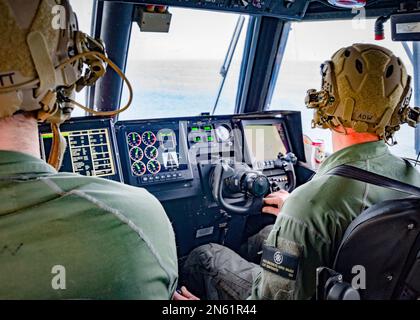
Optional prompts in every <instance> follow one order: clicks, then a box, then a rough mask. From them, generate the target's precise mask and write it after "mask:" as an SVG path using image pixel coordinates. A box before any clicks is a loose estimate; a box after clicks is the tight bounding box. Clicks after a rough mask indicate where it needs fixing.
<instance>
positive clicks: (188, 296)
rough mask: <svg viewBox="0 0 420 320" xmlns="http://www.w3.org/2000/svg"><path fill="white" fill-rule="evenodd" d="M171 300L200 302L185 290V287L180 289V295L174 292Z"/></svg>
mask: <svg viewBox="0 0 420 320" xmlns="http://www.w3.org/2000/svg"><path fill="white" fill-rule="evenodd" d="M172 299H173V300H177V301H178V300H200V299H199V298H197V297H196V296H195V295H193V294H192V293H191V292H189V291H188V290H187V288H185V287H181V293H179V292H178V291H175V293H174V296H173V297H172Z"/></svg>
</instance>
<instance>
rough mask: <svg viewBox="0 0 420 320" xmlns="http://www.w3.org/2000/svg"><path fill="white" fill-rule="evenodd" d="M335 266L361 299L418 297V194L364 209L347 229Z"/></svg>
mask: <svg viewBox="0 0 420 320" xmlns="http://www.w3.org/2000/svg"><path fill="white" fill-rule="evenodd" d="M334 270H335V271H337V272H338V273H340V274H342V275H343V280H344V281H345V282H348V283H350V284H351V285H352V286H353V288H359V293H360V296H361V298H362V299H380V300H388V299H419V298H420V198H406V199H401V200H390V201H385V202H382V203H379V204H377V205H375V206H372V207H371V208H369V209H367V210H366V211H364V212H363V213H362V214H361V215H360V216H359V217H358V218H356V219H355V220H354V221H353V222H352V223H351V224H350V226H349V227H348V229H347V230H346V233H345V235H344V237H343V240H342V243H341V245H340V247H339V249H338V251H337V255H336V259H335V262H334Z"/></svg>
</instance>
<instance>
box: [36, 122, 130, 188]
mask: <svg viewBox="0 0 420 320" xmlns="http://www.w3.org/2000/svg"><path fill="white" fill-rule="evenodd" d="M39 130H40V146H41V156H42V158H43V159H44V160H47V159H48V155H49V153H50V151H51V146H52V141H53V134H52V132H51V128H50V126H49V125H42V126H40V128H39ZM61 134H62V136H63V137H64V138H65V140H66V143H67V148H66V151H65V153H64V157H63V162H62V165H61V168H60V171H61V172H71V173H77V174H81V175H84V176H95V177H101V178H105V179H110V180H115V181H122V175H121V168H120V163H119V159H118V150H117V149H116V143H115V132H114V126H113V123H112V121H111V120H110V119H98V118H86V117H84V118H79V119H77V118H74V119H72V120H70V121H67V122H66V123H64V124H62V125H61Z"/></svg>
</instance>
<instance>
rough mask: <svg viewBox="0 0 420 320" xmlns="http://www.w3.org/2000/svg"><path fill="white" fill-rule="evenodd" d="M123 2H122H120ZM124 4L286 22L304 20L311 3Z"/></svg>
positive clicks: (178, 0) (204, 0) (160, 0)
mask: <svg viewBox="0 0 420 320" xmlns="http://www.w3.org/2000/svg"><path fill="white" fill-rule="evenodd" d="M120 1H121V0H120ZM122 1H123V2H130V3H139V4H154V5H167V6H172V7H186V8H193V9H205V10H216V11H228V12H236V13H242V14H252V15H265V16H275V17H278V18H283V19H286V20H300V19H302V18H303V16H304V14H305V11H306V9H307V7H308V5H309V1H295V0H153V1H142V0H122Z"/></svg>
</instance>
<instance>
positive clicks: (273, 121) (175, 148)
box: [40, 112, 305, 257]
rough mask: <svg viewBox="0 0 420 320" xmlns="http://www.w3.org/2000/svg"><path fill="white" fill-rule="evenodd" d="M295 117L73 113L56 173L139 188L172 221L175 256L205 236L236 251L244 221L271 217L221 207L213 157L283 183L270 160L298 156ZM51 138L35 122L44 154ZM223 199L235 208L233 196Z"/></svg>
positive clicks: (245, 225) (299, 142)
mask: <svg viewBox="0 0 420 320" xmlns="http://www.w3.org/2000/svg"><path fill="white" fill-rule="evenodd" d="M300 121H301V120H300V113H299V112H266V113H258V114H250V115H235V116H232V115H230V116H198V117H184V118H171V119H153V120H150V119H149V120H130V121H118V122H116V123H114V122H113V121H112V120H111V119H108V118H98V117H83V118H74V119H71V120H70V121H67V122H65V123H64V124H62V126H61V131H62V133H63V135H64V137H65V139H66V141H67V144H68V148H67V150H66V152H65V154H64V160H63V164H62V167H61V168H60V171H62V172H72V173H77V174H81V175H86V176H97V177H100V178H104V179H111V180H116V181H121V182H124V183H126V184H129V185H131V186H134V187H142V188H146V189H147V190H148V191H149V192H150V193H152V194H153V195H155V196H156V198H157V199H158V200H159V201H160V202H161V203H162V205H163V207H164V208H165V211H166V213H167V215H168V217H169V219H170V220H171V221H172V224H173V227H174V230H175V234H176V235H177V237H176V238H177V246H178V255H179V256H180V257H183V256H185V255H187V254H188V253H189V252H190V251H191V250H192V249H193V248H195V247H197V246H199V245H201V244H206V243H210V242H213V243H220V244H224V245H227V246H229V247H230V248H232V249H234V250H235V248H238V246H239V245H240V242H241V239H242V236H243V235H244V234H247V233H249V232H250V231H247V230H248V227H249V226H250V225H251V226H257V225H258V224H260V223H266V222H265V220H269V218H270V217H265V218H267V219H265V218H264V219H263V218H262V217H261V216H260V215H258V217H259V218H258V221H251V222H248V217H247V216H239V215H234V214H229V213H228V212H226V211H225V210H224V209H223V208H221V207H220V206H219V205H218V204H217V202H216V200H215V199H214V197H213V194H212V189H211V181H212V172H213V169H214V167H215V165H216V164H217V163H220V160H223V161H225V160H226V161H228V162H229V163H243V164H246V165H248V166H249V167H251V168H252V169H253V170H256V171H259V172H261V173H262V174H264V175H265V176H266V177H267V178H268V179H269V182H270V185H271V184H273V185H276V186H277V187H278V188H281V189H286V188H287V186H288V184H289V182H290V181H289V178H288V175H287V173H286V171H285V170H284V169H283V168H279V167H278V166H277V167H276V166H275V165H274V162H275V160H276V159H277V158H278V157H279V155H281V154H283V155H284V154H285V153H288V152H293V153H295V154H296V156H297V157H298V159H299V160H302V161H304V160H305V159H304V150H303V141H302V132H301V126H300ZM290 128H293V131H292V134H290V131H289V130H290ZM52 137H53V136H52V134H51V129H50V127H49V126H48V125H45V124H43V125H40V142H41V154H42V157H43V158H44V159H47V158H48V155H49V152H50V149H51V145H52ZM272 190H276V189H273V188H272ZM229 201H230V203H231V204H234V205H237V206H241V200H240V199H239V198H238V199H236V198H235V197H233V198H231V199H229ZM249 219H252V218H251V217H249ZM257 222H258V223H257ZM267 223H273V221H271V220H270V221H268V222H267ZM251 229H253V228H251ZM251 229H250V230H251ZM251 233H252V232H251Z"/></svg>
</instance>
